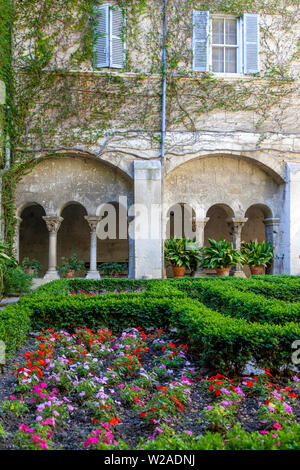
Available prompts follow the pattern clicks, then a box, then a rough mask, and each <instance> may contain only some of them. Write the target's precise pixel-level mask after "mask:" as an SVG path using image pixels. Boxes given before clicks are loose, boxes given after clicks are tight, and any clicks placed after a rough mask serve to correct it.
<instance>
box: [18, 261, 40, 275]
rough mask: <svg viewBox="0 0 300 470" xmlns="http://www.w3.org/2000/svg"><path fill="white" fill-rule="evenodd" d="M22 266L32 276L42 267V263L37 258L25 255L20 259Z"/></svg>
mask: <svg viewBox="0 0 300 470" xmlns="http://www.w3.org/2000/svg"><path fill="white" fill-rule="evenodd" d="M22 268H23V270H24V271H25V273H26V274H30V275H32V276H34V275H35V274H38V272H39V271H40V270H41V269H42V265H41V263H40V262H39V261H38V260H37V259H30V258H28V257H25V258H23V260H22Z"/></svg>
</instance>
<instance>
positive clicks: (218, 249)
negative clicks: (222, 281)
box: [200, 238, 244, 276]
mask: <svg viewBox="0 0 300 470" xmlns="http://www.w3.org/2000/svg"><path fill="white" fill-rule="evenodd" d="M208 241H209V244H210V246H208V247H203V248H202V250H201V251H202V259H201V262H200V266H201V267H202V268H208V269H215V270H216V271H217V275H218V276H229V272H230V268H231V266H234V265H236V264H240V265H243V264H244V259H243V257H242V256H241V254H240V253H239V252H238V251H237V250H236V249H235V248H233V244H232V242H230V241H226V240H223V238H221V239H220V240H219V241H218V242H217V241H216V240H212V239H211V238H209V239H208Z"/></svg>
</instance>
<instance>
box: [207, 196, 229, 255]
mask: <svg viewBox="0 0 300 470" xmlns="http://www.w3.org/2000/svg"><path fill="white" fill-rule="evenodd" d="M206 217H208V218H209V220H208V222H207V223H206V225H205V229H204V245H206V246H207V245H208V244H209V242H208V239H209V238H212V239H213V240H217V241H218V240H220V238H223V239H224V240H228V241H232V229H231V227H230V224H229V223H228V222H229V221H230V219H231V218H232V217H234V213H233V210H232V209H231V208H230V207H229V206H227V205H226V204H215V205H213V206H212V207H210V208H209V209H208V211H207V213H206Z"/></svg>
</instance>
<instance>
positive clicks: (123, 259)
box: [97, 201, 129, 276]
mask: <svg viewBox="0 0 300 470" xmlns="http://www.w3.org/2000/svg"><path fill="white" fill-rule="evenodd" d="M97 213H98V214H99V216H100V217H101V218H102V219H101V221H100V223H99V224H98V227H97V253H98V260H97V261H98V265H99V267H100V272H101V275H104V276H107V275H108V276H110V275H112V273H115V272H117V273H118V274H117V275H120V276H127V275H128V268H129V266H128V264H129V239H128V220H127V209H126V208H125V207H124V206H123V205H122V204H119V203H118V202H115V201H113V202H108V203H106V204H103V205H101V206H100V207H99V208H98V209H97Z"/></svg>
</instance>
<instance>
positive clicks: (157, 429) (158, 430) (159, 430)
mask: <svg viewBox="0 0 300 470" xmlns="http://www.w3.org/2000/svg"><path fill="white" fill-rule="evenodd" d="M155 431H157V432H163V430H162V429H160V428H158V427H156V428H155Z"/></svg>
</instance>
